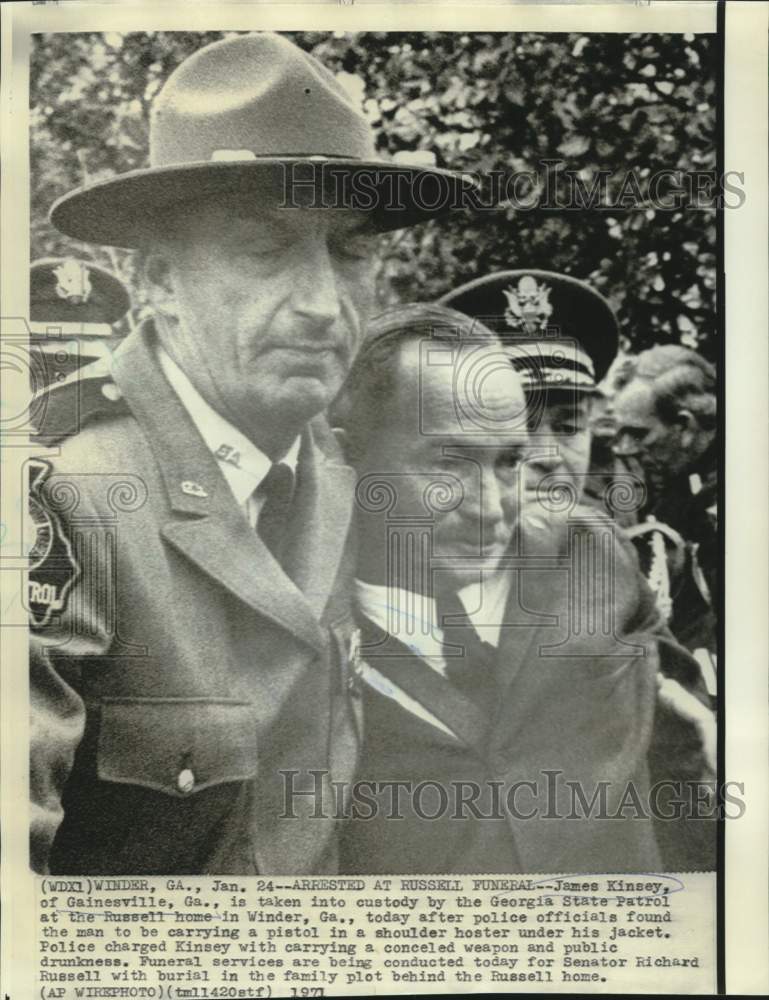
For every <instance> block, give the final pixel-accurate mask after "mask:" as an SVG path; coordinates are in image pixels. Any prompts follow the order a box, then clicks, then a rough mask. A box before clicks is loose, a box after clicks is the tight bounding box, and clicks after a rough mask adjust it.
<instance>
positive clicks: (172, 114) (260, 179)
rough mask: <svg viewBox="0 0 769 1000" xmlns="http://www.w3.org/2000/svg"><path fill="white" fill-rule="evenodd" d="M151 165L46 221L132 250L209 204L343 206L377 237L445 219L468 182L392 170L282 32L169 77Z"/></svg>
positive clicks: (97, 186)
mask: <svg viewBox="0 0 769 1000" xmlns="http://www.w3.org/2000/svg"><path fill="white" fill-rule="evenodd" d="M149 147H150V156H149V160H150V165H149V167H146V168H143V169H139V170H131V171H129V172H127V173H124V174H119V175H117V176H116V177H113V178H109V179H108V180H102V181H97V182H94V183H92V184H88V185H86V186H84V187H81V188H78V189H77V190H75V191H72V192H70V193H69V194H66V195H65V196H64V197H62V198H60V199H59V200H58V201H57V202H56V203H55V204H54V206H53V208H52V209H51V214H50V219H51V222H52V223H53V225H54V226H56V228H57V229H59V230H60V231H61V232H63V233H66V235H68V236H72V237H74V238H76V239H79V240H85V241H88V242H93V243H103V244H107V245H113V246H122V247H137V246H141V245H142V243H143V242H144V241H145V239H146V238H147V237H148V236H151V235H152V233H153V231H154V227H156V226H157V224H158V218H159V217H160V218H161V219H162V218H165V217H166V212H167V211H168V210H172V209H174V208H175V207H178V208H179V210H180V211H194V205H195V203H196V202H199V201H200V200H201V199H203V198H207V197H211V196H214V195H222V194H224V195H231V196H232V197H233V198H246V199H249V198H254V199H256V200H258V201H259V203H260V204H266V205H269V206H273V207H292V206H293V207H312V206H315V207H329V208H333V207H343V206H344V207H351V208H356V209H361V210H364V211H367V212H370V213H371V217H372V221H373V223H374V226H375V228H377V229H379V230H382V231H384V230H390V229H399V228H403V227H405V226H410V225H414V224H415V223H418V222H423V221H425V220H426V219H429V218H434V217H436V216H439V215H443V214H445V213H446V212H447V211H448V210H449V209H451V208H453V207H456V206H458V205H459V204H460V203H461V202H462V192H463V190H465V189H467V188H468V187H471V186H474V183H475V182H474V181H473V179H472V178H471V177H469V176H468V175H463V174H460V173H455V172H453V171H449V170H443V169H439V168H437V167H434V166H429V165H425V166H422V165H419V164H418V163H409V164H403V163H396V162H393V161H390V160H386V159H384V158H383V157H382V156H381V155H380V154H379V153H378V152H377V150H376V148H375V145H374V136H373V132H372V129H371V126H370V125H369V123H368V121H367V120H366V118H365V117H364V115H363V113H362V111H361V110H360V108H358V107H357V106H356V105H355V103H354V102H353V101H352V99H351V98H350V96H349V95H348V94H347V92H346V91H345V89H344V88H343V87H342V85H341V84H340V83H339V82H338V81H337V79H336V78H335V77H334V75H333V74H332V73H331V72H329V70H328V69H326V68H325V67H324V66H322V65H321V63H319V62H318V60H317V59H315V58H314V57H313V56H310V55H308V54H307V53H306V52H304V51H302V50H301V49H300V48H298V47H297V46H296V45H294V44H293V43H292V42H290V41H288V40H287V39H286V38H283V37H281V36H280V35H276V34H272V33H269V32H259V33H254V34H248V35H240V36H236V37H233V38H227V39H224V40H222V41H219V42H214V43H213V44H211V45H207V46H205V47H204V48H202V49H200V50H199V51H198V52H195V53H194V54H193V55H191V56H190V57H189V58H188V59H186V60H185V61H184V62H183V63H181V65H180V66H178V67H177V69H176V70H175V71H174V72H173V73H172V74H171V76H170V77H169V78H168V80H167V81H166V83H165V85H164V87H163V89H162V90H161V92H160V93H159V95H158V97H157V98H156V100H155V102H154V104H153V107H152V111H151V115H150V142H149Z"/></svg>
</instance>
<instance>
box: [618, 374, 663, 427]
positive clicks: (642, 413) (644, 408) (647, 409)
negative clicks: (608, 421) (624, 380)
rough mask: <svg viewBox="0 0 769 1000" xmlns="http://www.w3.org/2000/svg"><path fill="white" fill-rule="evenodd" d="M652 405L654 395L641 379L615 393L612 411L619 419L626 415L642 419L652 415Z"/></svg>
mask: <svg viewBox="0 0 769 1000" xmlns="http://www.w3.org/2000/svg"><path fill="white" fill-rule="evenodd" d="M653 404H654V393H653V390H652V388H651V386H650V385H648V384H647V383H646V382H643V381H642V380H641V379H636V380H635V381H634V382H631V383H630V384H629V385H626V386H625V387H624V388H623V389H620V391H619V392H618V393H617V395H616V397H615V398H614V411H615V413H617V414H618V415H619V416H620V417H621V416H623V415H625V414H627V415H632V416H634V417H636V418H642V417H646V416H652V415H653V410H654V405H653Z"/></svg>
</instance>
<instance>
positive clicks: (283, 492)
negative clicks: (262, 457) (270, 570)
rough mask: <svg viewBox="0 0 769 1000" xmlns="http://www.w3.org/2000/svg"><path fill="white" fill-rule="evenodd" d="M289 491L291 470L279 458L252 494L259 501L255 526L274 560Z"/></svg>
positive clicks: (279, 549)
mask: <svg viewBox="0 0 769 1000" xmlns="http://www.w3.org/2000/svg"><path fill="white" fill-rule="evenodd" d="M293 492H294V473H293V472H292V471H291V469H290V468H289V467H288V466H287V465H285V464H284V463H283V462H274V463H273V464H272V465H271V466H270V470H269V472H268V473H267V475H266V476H265V477H264V479H263V480H262V481H261V483H259V485H258V486H257V488H256V496H257V497H259V498H260V499H261V501H262V505H261V509H260V511H259V517H258V519H257V522H256V530H257V532H258V533H259V536H260V538H261V539H262V541H263V542H264V544H265V545H266V546H267V548H268V549H269V550H270V552H272V554H273V555H274V556H275V558H276V559H277V560H278V561H280V557H281V552H282V549H283V538H284V535H285V531H286V524H287V522H288V514H289V510H290V507H291V498H292V496H293Z"/></svg>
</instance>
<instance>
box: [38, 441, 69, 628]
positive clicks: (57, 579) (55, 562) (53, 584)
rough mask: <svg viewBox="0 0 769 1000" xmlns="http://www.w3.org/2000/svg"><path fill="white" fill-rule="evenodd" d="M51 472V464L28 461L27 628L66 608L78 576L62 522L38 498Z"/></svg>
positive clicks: (41, 499)
mask: <svg viewBox="0 0 769 1000" xmlns="http://www.w3.org/2000/svg"><path fill="white" fill-rule="evenodd" d="M50 472H51V464H50V462H44V461H42V460H40V459H32V460H31V461H30V462H29V495H28V501H29V525H30V528H31V530H32V533H33V535H32V538H30V550H29V571H28V577H27V609H28V610H29V620H30V625H31V626H32V627H33V628H42V627H44V626H46V625H48V624H49V623H50V621H51V618H52V617H53V615H57V614H60V613H61V612H62V611H64V609H65V608H66V606H67V600H68V598H69V594H70V591H71V590H72V587H73V586H74V584H75V582H76V581H77V579H78V578H79V576H80V567H79V566H78V563H77V560H76V559H75V555H74V553H73V551H72V545H71V544H70V541H69V539H68V538H67V536H66V535H65V534H64V530H63V529H62V526H61V522H60V520H59V518H58V517H57V516H56V514H54V513H52V512H51V511H50V510H49V508H48V505H47V504H46V502H45V500H44V499H43V497H42V496H41V492H40V491H41V489H42V487H43V484H44V482H45V480H46V479H47V477H48V475H49V474H50Z"/></svg>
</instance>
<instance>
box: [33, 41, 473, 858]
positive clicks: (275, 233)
mask: <svg viewBox="0 0 769 1000" xmlns="http://www.w3.org/2000/svg"><path fill="white" fill-rule="evenodd" d="M150 161H151V165H150V166H149V167H148V168H146V169H141V170H135V171H132V172H130V173H128V174H125V175H119V176H117V177H115V178H112V179H110V180H107V181H102V182H99V183H95V184H92V185H90V186H87V187H85V188H83V189H79V190H77V191H74V192H72V193H70V194H68V195H66V196H65V197H64V198H62V199H60V200H59V201H58V202H57V203H56V205H54V207H53V209H52V215H51V218H52V222H53V223H54V225H56V226H57V227H58V228H59V229H61V230H62V231H63V232H64V233H66V234H67V235H69V236H72V237H74V238H75V239H78V240H83V241H92V242H100V243H107V244H113V245H117V246H124V247H125V246H127V247H134V248H138V249H140V250H141V252H142V257H143V265H144V277H145V280H146V283H147V287H148V290H149V295H150V299H151V302H152V306H153V311H154V318H153V320H152V321H150V322H148V323H146V324H145V325H144V326H143V327H142V329H141V330H139V331H138V332H137V333H136V334H135V335H133V334H132V335H131V336H129V337H128V338H127V339H126V341H125V343H124V344H123V345H122V346H121V348H120V349H119V350H118V352H117V354H116V356H115V358H114V363H113V364H112V365H111V366H109V367H106V366H105V367H101V368H100V367H98V366H97V367H95V368H89V369H86V370H84V371H83V372H82V373H81V374H80V375H79V377H77V378H75V379H74V380H71V381H69V382H65V383H63V384H62V385H60V386H58V387H56V388H53V389H51V391H50V392H48V393H47V394H46V395H44V396H43V397H41V398H40V399H39V400H37V401H36V403H35V406H34V416H35V419H36V421H37V424H38V437H39V440H40V442H41V445H45V446H47V447H48V448H49V450H48V451H47V452H45V453H43V455H42V456H41V459H39V460H36V461H35V462H34V463H33V466H32V475H31V497H30V510H31V515H32V517H31V523H32V524H33V526H34V530H35V538H34V545H33V549H32V560H31V567H30V574H29V593H28V601H29V609H30V617H31V645H30V664H31V705H32V721H31V796H32V803H31V856H32V864H33V867H34V868H35V869H36V870H37V871H40V872H45V871H51V872H53V873H76V872H85V873H128V872H132V873H147V874H174V873H193V874H194V873H224V872H229V873H236V872H237V873H244V874H248V873H256V872H262V873H264V872H269V873H278V872H333V871H334V870H336V865H337V842H336V830H335V824H334V822H333V819H329V820H327V821H323V820H319V819H312V818H311V816H310V813H311V812H312V809H311V806H310V805H309V804H308V803H307V802H305V803H304V804H303V806H302V807H300V808H299V809H298V810H297V817H296V818H294V819H283V820H281V814H282V811H283V802H284V777H285V775H284V774H283V773H282V772H287V771H291V770H296V771H299V772H302V773H304V771H306V770H307V769H309V768H312V769H318V770H320V771H323V772H324V774H325V781H326V782H328V781H331V780H345V778H348V777H349V776H350V775H351V774H352V773H353V769H354V767H355V764H356V758H357V752H358V746H357V728H356V718H355V714H356V707H355V706H354V705H352V704H351V700H350V697H349V692H348V689H347V686H346V672H347V667H348V654H349V649H350V644H351V641H352V635H353V623H352V617H351V609H350V582H351V581H350V573H351V569H352V564H351V553H350V550H349V547H348V546H347V545H346V542H345V539H346V536H347V530H348V524H349V521H350V516H351V507H352V489H353V486H354V477H353V472H352V470H351V469H350V468H349V467H347V466H346V464H345V463H344V461H343V459H342V458H341V456H340V455H339V452H338V450H337V448H336V447H335V445H334V442H333V439H332V438H331V436H330V434H329V431H328V428H327V425H326V423H325V421H324V420H323V418H322V417H321V416H319V415H320V414H321V413H322V411H323V410H324V409H325V407H326V406H327V405H328V403H329V402H330V400H331V399H332V398H333V396H334V395H335V394H336V392H337V390H338V389H339V386H340V385H341V383H342V381H343V379H344V377H345V375H346V373H347V371H348V368H349V365H350V363H351V361H352V358H353V356H354V353H355V350H356V348H357V345H358V340H359V336H360V327H361V323H362V320H363V319H364V317H365V315H366V313H367V311H368V310H369V307H370V305H371V302H372V299H373V271H374V268H373V263H374V262H373V251H374V243H375V235H376V233H377V232H378V231H382V230H385V229H388V228H389V229H392V228H398V227H400V226H405V225H411V224H413V223H415V222H418V221H420V220H421V219H423V218H425V217H426V216H427V215H430V214H439V211H440V209H441V208H443V209H445V208H446V207H447V206H448V205H449V204H451V203H456V201H457V194H458V192H460V191H461V187H462V183H463V181H462V179H461V178H459V177H457V176H456V175H453V174H450V173H448V172H446V171H439V170H429V169H427V170H425V169H420V170H416V168H408V169H405V168H399V169H398V168H396V167H394V166H393V165H392V164H390V163H384V162H381V161H380V159H379V158H378V156H377V154H376V152H375V149H374V142H373V135H372V132H371V129H370V127H369V125H368V123H367V122H366V120H365V118H364V117H363V115H362V113H361V112H360V110H359V109H358V108H356V107H355V106H354V105H353V104H352V102H351V100H350V98H349V97H348V96H347V94H346V93H345V92H344V91H343V89H342V88H341V86H340V85H339V84H338V82H337V81H336V79H335V78H334V77H333V76H332V74H331V73H329V72H328V71H327V70H326V69H325V68H324V67H322V66H321V65H320V64H319V63H318V62H317V61H316V60H315V59H313V58H312V57H310V56H308V55H307V54H305V53H304V52H302V51H301V50H300V49H298V48H297V47H296V46H294V45H293V44H291V43H290V42H288V41H287V40H286V39H284V38H281V37H279V36H277V35H271V34H253V35H245V36H238V37H235V38H229V39H225V40H223V41H221V42H217V43H215V44H213V45H210V46H207V47H205V48H203V49H201V50H199V51H198V52H196V53H195V54H194V55H192V56H191V57H190V58H188V59H187V60H185V61H184V62H183V63H182V64H181V66H179V67H178V68H177V69H176V71H175V72H174V73H173V75H172V76H171V77H170V78H169V80H168V81H167V82H166V84H165V86H164V88H163V90H162V92H161V93H160V95H159V96H158V98H157V100H156V102H155V105H154V107H153V114H152V119H151V135H150ZM417 175H418V176H419V178H420V185H421V187H420V194H421V196H422V199H423V200H422V202H420V204H416V202H415V201H414V199H413V197H411V190H412V188H411V182H412V181H413V178H414V177H416V176H417ZM361 177H365V180H366V181H367V184H366V186H365V190H366V199H364V201H363V203H361V204H360V205H359V204H358V202H356V198H355V193H356V182H357V181H358V180H359V179H360V178H361ZM425 180H426V183H427V186H428V188H429V186H430V183H431V182H432V183H433V184H434V185H439V186H440V190H441V191H443V192H444V194H445V197H444V200H443V202H442V203H441V205H439V206H438V208H437V209H435V208H434V209H433V210H432V211H431V210H430V209H427V208H425V207H424V206H425V205H432V206H436V204H437V202H436V199H435V198H434V197H433V195H434V192H429V191H428V192H425V190H424V183H425ZM387 181H389V182H390V183H389V186H388V185H387V184H386V183H385V182H387ZM395 181H397V182H398V184H397V189H394V188H393V184H394V182H395ZM372 192H373V194H374V197H372ZM334 199H335V200H334Z"/></svg>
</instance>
